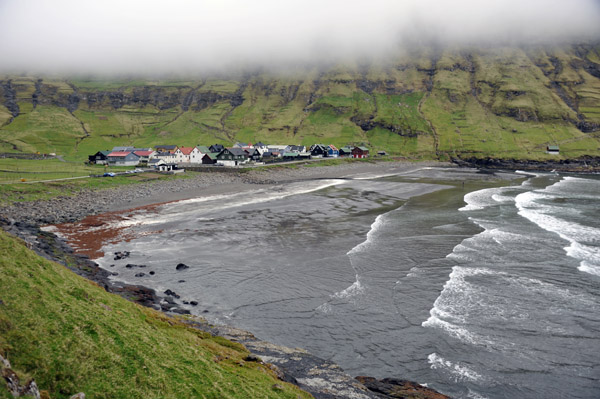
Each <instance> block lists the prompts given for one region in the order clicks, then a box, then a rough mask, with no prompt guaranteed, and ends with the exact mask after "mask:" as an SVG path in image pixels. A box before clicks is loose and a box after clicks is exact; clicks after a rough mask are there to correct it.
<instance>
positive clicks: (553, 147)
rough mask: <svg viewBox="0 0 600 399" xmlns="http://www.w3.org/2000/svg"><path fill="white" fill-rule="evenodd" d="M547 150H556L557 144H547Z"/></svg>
mask: <svg viewBox="0 0 600 399" xmlns="http://www.w3.org/2000/svg"><path fill="white" fill-rule="evenodd" d="M548 151H558V146H557V145H549V146H548Z"/></svg>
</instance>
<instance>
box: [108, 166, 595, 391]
mask: <svg viewBox="0 0 600 399" xmlns="http://www.w3.org/2000/svg"><path fill="white" fill-rule="evenodd" d="M453 173H455V172H454V171H452V170H448V171H443V170H440V171H436V173H435V180H434V178H433V177H432V174H431V173H429V174H428V173H427V171H424V172H423V173H421V174H420V173H413V174H407V175H403V176H386V177H381V178H368V177H366V178H361V179H332V180H319V181H313V182H309V183H291V184H287V185H282V186H281V187H276V188H267V189H261V190H255V191H254V192H252V193H251V195H247V194H237V195H230V196H216V197H207V198H200V199H192V200H187V201H180V202H177V203H172V204H167V205H164V206H162V207H161V208H160V209H159V211H158V212H157V213H155V212H150V213H136V214H132V215H130V216H129V217H128V218H126V219H124V220H119V221H118V222H115V223H118V226H115V227H120V228H125V229H126V230H127V231H128V241H127V242H118V243H114V244H106V245H105V247H104V251H105V253H106V255H105V256H104V257H103V258H101V259H98V262H99V263H100V264H101V265H102V266H103V267H105V268H107V269H109V270H111V271H114V272H117V273H118V276H116V277H115V278H117V279H121V280H123V281H127V282H131V283H136V284H143V285H147V286H150V287H153V288H156V289H158V290H160V291H164V290H166V289H171V290H172V291H175V292H176V293H177V294H179V295H180V296H181V299H180V300H181V301H184V300H185V301H198V302H199V304H200V305H198V306H196V307H192V306H190V307H189V309H190V310H191V311H192V312H193V313H196V314H199V315H202V316H204V317H207V318H208V319H209V320H212V321H215V322H221V323H228V324H232V325H235V326H237V327H240V328H244V329H247V330H250V331H252V332H253V333H255V335H257V336H258V337H260V338H262V339H265V340H270V341H272V342H276V343H279V344H283V345H287V346H292V347H302V348H305V349H307V350H309V351H310V352H312V353H314V354H316V355H319V356H321V357H324V358H328V359H332V360H334V361H336V362H337V363H338V364H340V365H341V366H342V367H343V368H344V369H345V370H346V371H348V372H349V374H351V375H370V376H374V377H398V378H404V379H409V380H414V381H417V382H419V383H422V384H427V385H428V386H430V387H432V388H434V389H437V390H439V391H441V392H443V393H446V394H448V395H451V396H453V397H455V398H505V397H519V398H564V397H570V398H598V397H600V179H599V178H598V177H595V176H562V175H556V174H537V175H536V174H525V173H523V174H522V179H520V180H518V181H516V182H514V183H510V184H509V185H506V184H505V185H503V186H499V184H492V183H489V182H482V181H479V182H477V181H471V180H467V181H466V184H464V185H463V183H462V181H461V180H457V179H456V177H455V176H453ZM444 182H446V183H447V184H446V185H443V186H441V185H440V184H442V183H444ZM407 193H408V194H414V193H419V194H422V195H419V196H417V197H413V198H411V199H408V200H406V198H407V196H408V195H407ZM132 237H133V238H132ZM123 250H128V251H130V252H131V256H130V257H129V258H128V259H124V260H117V261H115V260H114V259H113V253H114V252H117V251H123ZM127 263H131V264H143V265H146V267H145V268H143V269H138V268H126V267H125V265H126V264H127ZM178 263H185V264H187V265H188V266H190V268H189V269H187V270H181V271H176V270H175V266H176V265H177V264H178ZM140 271H142V272H144V273H145V276H144V277H135V274H136V273H139V272H140ZM150 271H153V272H154V274H153V275H149V272H150Z"/></svg>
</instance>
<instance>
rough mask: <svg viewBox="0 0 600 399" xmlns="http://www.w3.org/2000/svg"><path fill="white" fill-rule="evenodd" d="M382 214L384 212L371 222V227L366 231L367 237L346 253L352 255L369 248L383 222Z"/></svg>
mask: <svg viewBox="0 0 600 399" xmlns="http://www.w3.org/2000/svg"><path fill="white" fill-rule="evenodd" d="M384 216H385V213H384V214H382V215H379V216H377V217H376V218H375V221H374V222H373V223H372V224H371V229H370V230H369V232H368V233H367V239H366V240H365V241H363V242H361V243H360V244H358V245H357V246H355V247H354V248H352V249H351V250H350V251H348V253H347V254H346V255H353V254H356V253H359V252H362V251H364V250H366V249H368V248H369V246H370V245H371V243H372V242H373V240H374V237H375V234H376V233H377V231H378V230H379V229H381V227H382V226H383V224H384Z"/></svg>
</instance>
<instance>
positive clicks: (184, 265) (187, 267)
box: [175, 263, 190, 270]
mask: <svg viewBox="0 0 600 399" xmlns="http://www.w3.org/2000/svg"><path fill="white" fill-rule="evenodd" d="M189 268H190V267H189V266H188V265H186V264H185V263H179V264H177V266H175V270H185V269H189Z"/></svg>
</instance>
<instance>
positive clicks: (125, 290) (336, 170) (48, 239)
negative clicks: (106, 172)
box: [0, 163, 448, 399]
mask: <svg viewBox="0 0 600 399" xmlns="http://www.w3.org/2000/svg"><path fill="white" fill-rule="evenodd" d="M428 165H429V164H426V165H421V166H428ZM433 165H436V166H437V165H440V164H433ZM383 166H384V167H385V168H389V167H390V166H392V165H390V164H389V163H385V165H383ZM396 166H398V165H396ZM444 166H448V165H444ZM400 167H401V168H415V166H414V164H408V165H406V164H402V165H401V166H400ZM381 170H382V166H381V164H355V165H352V164H351V165H338V166H334V167H311V168H301V169H280V170H276V171H273V170H256V171H251V172H244V173H235V174H232V173H227V174H225V173H210V174H205V173H203V174H198V175H197V176H194V177H192V178H190V179H181V180H172V181H167V182H154V183H144V184H138V185H132V186H126V187H120V188H118V189H110V190H103V191H92V190H89V191H82V192H81V193H79V194H78V195H77V196H75V197H61V198H55V199H52V200H47V201H33V202H27V203H15V204H12V205H10V206H6V207H4V208H1V209H0V215H1V216H0V226H1V227H2V228H3V229H4V230H5V231H6V232H8V233H10V234H12V235H14V236H16V237H19V238H21V239H22V240H23V241H24V242H25V244H26V245H27V247H28V248H30V249H32V250H33V251H35V252H36V253H37V254H38V255H40V256H42V257H44V258H46V259H49V260H52V261H55V262H58V263H60V264H62V265H64V266H65V267H67V268H69V269H70V270H72V271H73V272H75V273H77V274H79V275H80V276H83V277H85V278H87V279H89V280H91V281H94V282H95V283H97V284H98V285H100V286H101V287H103V288H104V289H105V290H106V291H108V292H111V293H115V294H117V295H120V296H122V297H124V298H126V299H128V300H131V301H134V302H136V303H139V304H141V305H143V306H147V307H151V308H154V309H156V310H161V311H163V312H166V313H167V314H189V313H190V312H189V310H188V309H185V308H182V307H180V306H179V305H178V304H177V303H176V302H175V301H174V297H176V294H175V293H172V292H165V293H157V292H156V291H155V290H153V289H150V288H147V287H144V286H141V285H131V284H125V283H121V282H118V281H115V280H113V279H111V278H110V277H111V272H110V271H108V270H105V269H102V268H100V267H99V266H98V264H96V263H95V262H93V261H92V260H90V259H89V257H88V256H86V255H82V254H78V253H76V252H75V251H74V250H73V249H72V248H71V247H70V246H69V245H68V244H67V243H66V242H65V241H64V240H63V239H61V238H60V237H58V236H57V235H55V234H53V233H52V232H49V231H44V230H43V229H42V228H41V227H40V226H43V225H48V224H57V223H64V222H74V221H77V220H81V219H83V218H84V217H86V216H89V215H97V214H100V213H104V212H108V211H111V210H115V209H130V208H132V207H136V206H139V207H144V206H147V205H145V204H146V203H148V202H150V203H156V202H163V203H164V202H168V201H172V200H177V199H183V198H185V197H186V196H187V197H189V196H190V195H191V194H192V193H193V192H194V191H195V190H198V189H203V188H206V189H208V188H209V187H215V186H220V187H223V186H229V189H233V190H235V189H239V186H240V185H254V184H260V185H264V184H277V183H281V182H285V181H297V180H302V179H314V178H324V176H327V177H330V178H331V177H343V176H344V175H346V174H348V173H378V172H381ZM161 200H164V201H161ZM115 256H116V257H123V256H125V257H126V256H127V254H115ZM189 323H190V324H191V325H193V326H194V327H195V328H199V329H201V330H203V331H207V332H210V333H211V334H213V335H219V336H222V337H224V338H227V339H230V340H232V341H236V342H240V343H242V344H243V345H245V346H246V347H247V348H248V349H249V350H250V351H251V352H252V355H251V356H249V357H248V359H247V361H257V362H266V363H268V364H270V365H271V366H270V367H272V368H273V369H274V370H275V371H276V373H277V375H278V376H279V378H280V379H281V380H283V381H287V382H291V383H294V384H296V385H298V386H299V387H300V388H302V389H304V390H305V391H307V392H309V393H311V394H312V395H313V396H314V397H315V398H324V399H325V398H326V399H329V398H357V399H363V398H364V399H369V398H398V397H403V398H434V399H442V398H447V396H445V395H443V394H440V393H438V392H436V391H434V390H432V389H429V388H426V387H423V386H421V385H419V384H416V383H413V382H409V381H404V380H399V379H394V378H388V379H383V380H377V379H375V378H372V377H357V378H352V377H351V376H349V375H348V374H346V373H345V372H344V371H343V370H342V369H341V368H340V367H339V366H338V365H336V364H334V363H332V362H329V361H327V360H324V359H320V358H318V357H317V356H314V355H311V354H309V353H308V352H306V351H304V350H302V349H292V348H287V347H283V346H278V345H274V344H271V343H268V342H265V341H262V340H260V339H258V338H256V337H255V336H254V335H252V334H251V333H249V332H247V331H243V330H239V329H236V328H233V327H230V326H215V325H211V324H209V323H208V322H206V321H205V320H203V319H201V318H196V317H194V318H192V319H191V320H190V322H189Z"/></svg>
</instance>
